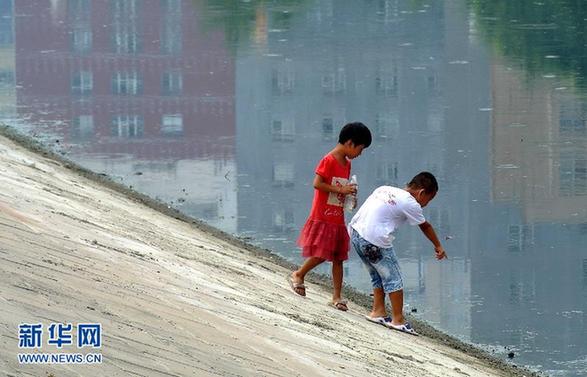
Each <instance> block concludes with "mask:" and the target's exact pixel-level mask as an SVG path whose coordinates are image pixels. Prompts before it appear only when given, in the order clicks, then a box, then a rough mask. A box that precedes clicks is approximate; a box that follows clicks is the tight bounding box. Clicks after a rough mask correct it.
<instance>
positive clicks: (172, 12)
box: [161, 0, 182, 54]
mask: <svg viewBox="0 0 587 377" xmlns="http://www.w3.org/2000/svg"><path fill="white" fill-rule="evenodd" d="M161 7H162V13H163V27H162V31H161V50H162V52H163V53H165V54H178V53H180V52H181V45H182V32H181V0H163V1H162V2H161Z"/></svg>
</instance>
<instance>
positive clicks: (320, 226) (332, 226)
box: [298, 154, 351, 262]
mask: <svg viewBox="0 0 587 377" xmlns="http://www.w3.org/2000/svg"><path fill="white" fill-rule="evenodd" d="M350 173H351V162H350V161H348V160H347V163H346V165H342V164H341V163H340V162H338V161H337V160H336V158H334V156H332V155H331V154H327V155H326V156H324V158H322V160H321V161H320V162H319V163H318V166H317V167H316V174H318V175H319V176H321V177H322V178H323V179H324V182H326V183H328V184H330V185H333V186H344V185H346V184H348V179H349V175H350ZM344 198H345V195H344V194H335V193H331V192H326V191H320V190H314V201H313V202H312V210H311V211H310V216H309V217H308V220H306V223H305V224H304V227H303V228H302V231H301V233H300V237H299V238H298V245H299V246H300V247H301V248H302V255H303V256H304V257H318V258H322V259H325V260H327V261H330V262H332V261H334V260H343V261H344V260H347V259H348V256H349V234H348V231H347V229H346V227H345V225H344Z"/></svg>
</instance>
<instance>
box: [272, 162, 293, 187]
mask: <svg viewBox="0 0 587 377" xmlns="http://www.w3.org/2000/svg"><path fill="white" fill-rule="evenodd" d="M294 179H295V172H294V164H293V162H288V161H283V162H277V161H276V162H274V163H273V186H284V187H291V186H293V185H294Z"/></svg>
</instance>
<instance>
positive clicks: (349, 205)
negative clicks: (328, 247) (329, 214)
mask: <svg viewBox="0 0 587 377" xmlns="http://www.w3.org/2000/svg"><path fill="white" fill-rule="evenodd" d="M349 185H354V186H355V187H357V188H358V184H357V176H356V175H354V174H353V175H352V176H351V180H350V181H349ZM356 207H357V194H356V193H355V194H348V195H347V196H346V197H345V198H344V209H345V210H347V211H349V212H353V211H354V210H355V208H356Z"/></svg>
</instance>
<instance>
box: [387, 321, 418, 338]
mask: <svg viewBox="0 0 587 377" xmlns="http://www.w3.org/2000/svg"><path fill="white" fill-rule="evenodd" d="M389 327H390V328H392V329H394V330H398V331H401V332H405V333H408V334H411V335H416V336H417V335H420V334H418V333H417V332H416V330H414V328H413V327H412V325H410V322H404V323H402V324H401V325H394V324H393V323H391V322H389Z"/></svg>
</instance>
